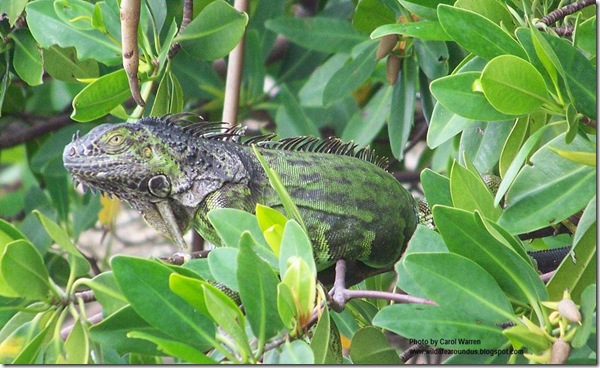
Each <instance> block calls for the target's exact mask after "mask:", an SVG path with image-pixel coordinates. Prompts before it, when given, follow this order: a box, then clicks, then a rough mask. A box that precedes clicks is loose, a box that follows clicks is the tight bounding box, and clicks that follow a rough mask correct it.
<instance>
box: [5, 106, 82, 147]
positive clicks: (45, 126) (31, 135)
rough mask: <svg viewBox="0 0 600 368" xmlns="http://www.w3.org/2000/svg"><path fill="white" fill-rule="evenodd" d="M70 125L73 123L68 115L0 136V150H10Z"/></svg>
mask: <svg viewBox="0 0 600 368" xmlns="http://www.w3.org/2000/svg"><path fill="white" fill-rule="evenodd" d="M70 123H74V121H73V120H71V118H70V117H69V115H67V114H65V115H59V116H55V117H52V118H50V119H48V120H46V121H44V122H41V123H39V124H36V125H34V126H32V127H29V128H25V129H19V130H17V131H15V132H14V133H11V134H4V135H2V136H0V149H4V148H10V147H14V146H18V145H19V144H22V143H25V142H29V141H31V140H34V139H36V138H38V137H41V136H43V135H45V134H48V133H50V132H54V131H56V130H58V129H60V128H62V127H64V126H67V125H69V124H70Z"/></svg>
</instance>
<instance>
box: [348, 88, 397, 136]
mask: <svg viewBox="0 0 600 368" xmlns="http://www.w3.org/2000/svg"><path fill="white" fill-rule="evenodd" d="M392 92H393V87H392V86H387V87H382V88H381V89H379V91H377V93H376V94H375V95H374V96H373V97H371V99H370V100H369V102H367V104H366V105H365V107H364V108H363V109H362V110H360V111H358V112H357V113H356V114H354V116H352V119H351V120H350V121H349V122H348V124H347V125H346V128H345V129H344V131H343V132H342V137H341V139H342V140H343V141H346V142H347V141H354V142H355V143H356V144H358V145H359V146H365V145H367V144H369V143H371V141H373V139H374V138H375V137H376V136H377V134H378V133H379V131H380V130H381V129H382V128H383V126H384V125H385V121H386V119H387V118H388V115H389V113H390V107H391V99H392Z"/></svg>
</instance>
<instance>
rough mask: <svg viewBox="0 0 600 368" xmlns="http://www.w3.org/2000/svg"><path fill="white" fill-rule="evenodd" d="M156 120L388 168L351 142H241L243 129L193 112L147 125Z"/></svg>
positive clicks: (268, 138) (203, 133) (193, 131)
mask: <svg viewBox="0 0 600 368" xmlns="http://www.w3.org/2000/svg"><path fill="white" fill-rule="evenodd" d="M159 121H162V123H163V124H167V125H171V126H178V127H180V128H181V129H183V131H184V132H186V133H188V134H190V135H193V136H195V137H198V138H204V139H214V140H221V141H231V142H235V143H239V144H243V145H252V144H256V145H258V146H259V147H264V148H269V149H278V150H286V151H303V152H318V153H328V154H332V155H342V156H351V157H356V158H359V159H361V160H364V161H367V162H370V163H372V164H375V165H377V166H379V167H381V168H383V169H384V170H385V169H387V165H388V159H387V158H386V157H381V156H377V155H375V153H374V152H373V151H371V149H369V147H364V148H361V149H359V150H358V151H357V150H356V148H357V147H358V145H357V144H355V143H354V142H352V141H350V142H343V141H342V140H341V139H339V138H335V137H329V138H326V139H321V138H316V137H311V136H300V137H293V138H284V139H281V140H279V141H273V140H272V139H273V138H274V137H275V136H276V135H275V134H265V135H260V136H256V137H251V138H249V139H247V140H245V141H243V142H242V141H241V138H242V137H243V136H244V134H245V131H246V127H242V126H239V125H237V126H233V127H232V126H231V125H229V124H228V123H225V122H209V121H204V120H201V119H199V117H198V115H196V114H193V113H180V114H167V115H163V116H162V117H161V118H160V119H155V120H152V122H151V124H157V123H159ZM149 122H150V121H149Z"/></svg>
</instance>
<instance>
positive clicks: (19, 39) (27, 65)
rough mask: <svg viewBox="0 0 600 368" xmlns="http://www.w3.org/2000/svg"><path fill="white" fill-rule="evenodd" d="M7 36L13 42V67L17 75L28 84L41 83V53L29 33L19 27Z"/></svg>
mask: <svg viewBox="0 0 600 368" xmlns="http://www.w3.org/2000/svg"><path fill="white" fill-rule="evenodd" d="M9 37H10V38H11V39H12V40H13V41H14V43H15V53H14V59H13V67H14V68H15V72H17V75H18V76H19V77H20V78H21V79H22V80H23V81H25V83H27V84H29V85H30V86H37V85H39V84H42V83H43V81H42V75H43V74H44V67H43V66H42V54H41V52H40V50H38V48H37V45H36V42H35V40H34V39H33V37H32V36H31V34H30V33H29V32H28V31H26V30H24V29H20V30H16V31H15V32H12V33H10V34H9Z"/></svg>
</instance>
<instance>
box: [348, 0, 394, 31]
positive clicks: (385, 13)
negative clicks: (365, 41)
mask: <svg viewBox="0 0 600 368" xmlns="http://www.w3.org/2000/svg"><path fill="white" fill-rule="evenodd" d="M395 21H396V15H395V14H394V12H393V11H392V10H391V9H390V8H388V7H387V6H386V5H385V4H384V3H383V2H382V1H379V0H360V1H359V2H358V4H357V5H356V9H354V16H353V17H352V27H354V29H356V30H357V31H359V32H371V31H373V30H374V29H375V28H376V27H378V26H380V25H382V24H386V23H393V22H395Z"/></svg>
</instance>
